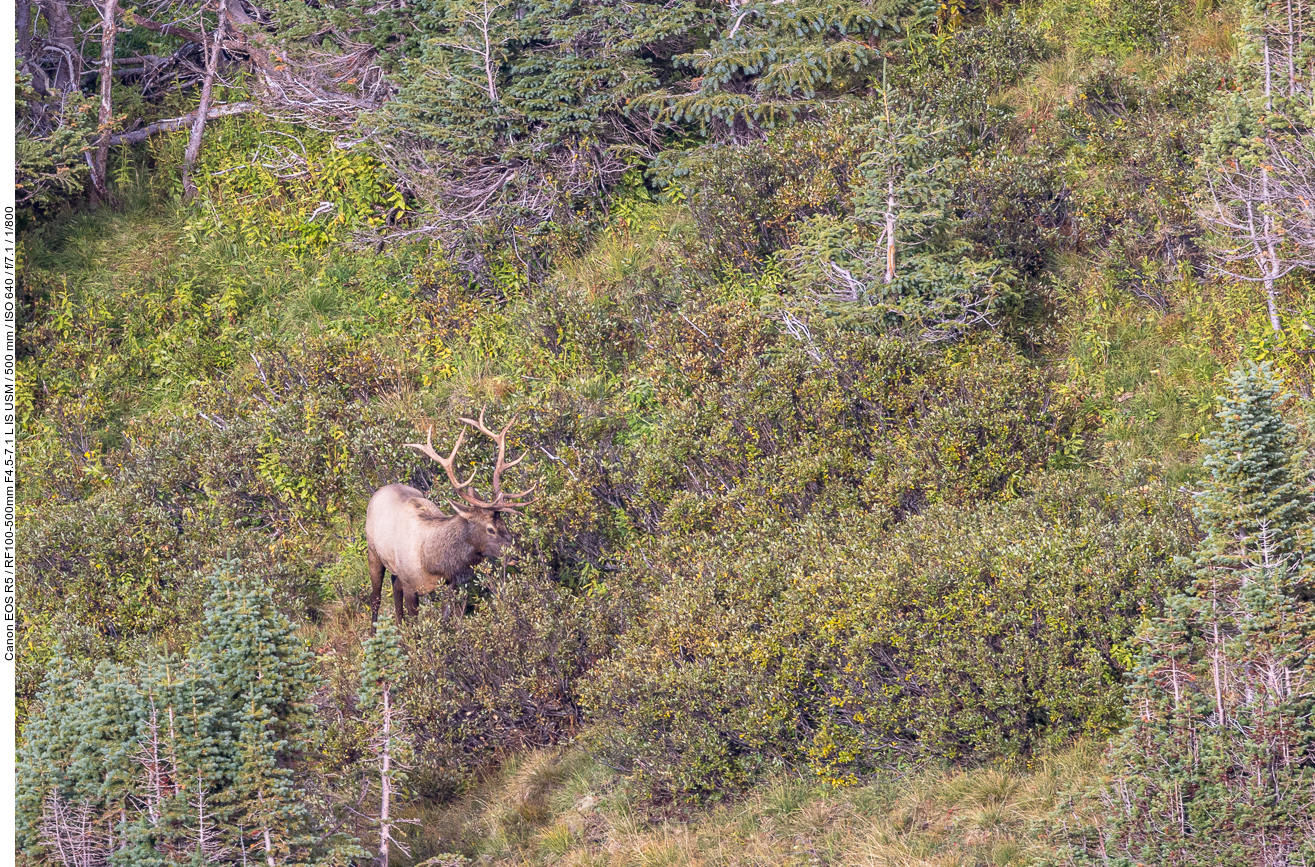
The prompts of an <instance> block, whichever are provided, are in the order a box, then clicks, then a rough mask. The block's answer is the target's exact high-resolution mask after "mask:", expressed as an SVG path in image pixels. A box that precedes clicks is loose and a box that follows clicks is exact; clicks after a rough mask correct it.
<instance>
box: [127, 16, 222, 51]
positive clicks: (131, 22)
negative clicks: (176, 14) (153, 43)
mask: <svg viewBox="0 0 1315 867" xmlns="http://www.w3.org/2000/svg"><path fill="white" fill-rule="evenodd" d="M119 17H120V18H122V19H123V23H125V24H127V25H128V26H129V27H142V28H144V29H146V30H149V31H151V32H152V33H159V34H160V35H162V36H174V37H177V38H178V39H183V40H186V41H187V42H195V43H197V44H198V45H205V43H206V38H205V36H203V35H202V34H200V33H197V32H196V31H195V30H189V29H188V28H186V27H179V26H178V25H177V24H161V23H159V22H158V21H152V20H151V19H149V18H146V17H145V16H142V15H138V14H137V13H135V12H132V11H131V10H128V9H121V10H119Z"/></svg>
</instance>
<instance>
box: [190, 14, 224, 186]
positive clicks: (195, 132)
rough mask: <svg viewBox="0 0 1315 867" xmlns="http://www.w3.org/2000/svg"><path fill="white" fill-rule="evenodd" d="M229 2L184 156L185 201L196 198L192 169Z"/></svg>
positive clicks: (208, 61)
mask: <svg viewBox="0 0 1315 867" xmlns="http://www.w3.org/2000/svg"><path fill="white" fill-rule="evenodd" d="M227 12H228V0H219V24H218V25H217V26H216V27H215V35H214V45H212V46H211V48H210V54H209V56H208V57H207V58H206V63H205V78H204V79H203V80H202V82H201V105H200V106H199V107H198V108H197V109H196V120H194V121H193V122H192V134H191V136H190V137H189V138H188V140H187V152H186V154H184V155H183V201H184V202H190V201H192V199H194V198H195V197H196V183H195V182H194V181H193V180H192V168H193V167H194V166H195V165H196V159H197V157H199V156H200V155H201V136H202V135H203V134H204V133H205V122H206V118H207V116H208V114H209V112H210V91H211V89H212V88H213V87H214V83H215V70H216V69H218V68H219V54H220V52H221V51H222V50H223V47H224V25H225V24H226V23H227V18H226V14H227Z"/></svg>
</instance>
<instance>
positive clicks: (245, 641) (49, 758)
mask: <svg viewBox="0 0 1315 867" xmlns="http://www.w3.org/2000/svg"><path fill="white" fill-rule="evenodd" d="M203 629H204V632H203V638H202V640H201V642H200V643H199V644H198V645H197V646H196V647H195V648H193V651H192V652H191V653H190V654H189V655H188V656H187V657H184V658H179V657H177V656H162V657H155V658H151V659H147V660H143V661H142V662H140V663H138V664H137V665H136V666H133V667H127V666H119V665H113V664H110V663H104V664H102V665H101V666H100V667H99V668H98V669H97V670H96V672H95V673H94V675H93V676H92V677H90V678H83V677H79V676H78V674H77V672H76V671H75V670H74V669H73V667H72V665H71V664H70V663H69V662H68V661H67V660H66V659H64V658H63V656H62V655H58V656H57V657H56V659H55V660H54V662H53V663H52V665H51V668H50V671H49V674H48V676H47V681H46V685H45V687H44V688H43V690H42V693H41V696H40V702H39V704H40V710H39V712H38V713H36V714H35V715H34V716H33V717H32V719H31V721H30V722H29V723H28V726H27V728H26V730H25V731H24V732H23V742H22V745H21V747H20V751H19V757H18V759H19V761H18V765H19V768H18V769H19V774H18V803H17V805H16V807H17V811H16V812H17V818H18V841H17V842H18V848H19V849H20V851H23V852H26V853H28V854H29V855H31V856H33V857H34V858H37V859H45V860H51V861H53V862H55V863H59V864H63V865H75V864H76V865H79V867H82V865H86V867H93V865H104V864H110V865H114V867H129V865H131V867H148V865H149V867H165V865H171V867H172V865H182V864H193V865H200V864H211V863H248V862H262V863H265V864H267V865H273V864H280V865H283V864H299V863H309V862H310V861H312V860H313V859H314V856H315V855H316V851H317V850H316V847H315V843H316V840H315V837H314V836H313V835H312V834H311V833H310V820H309V817H308V815H307V810H306V808H305V806H304V805H303V803H302V800H303V799H302V798H301V796H300V793H299V792H298V789H297V786H296V782H295V779H294V776H293V775H294V772H295V770H294V763H295V762H296V760H297V759H298V757H299V756H298V751H299V750H300V748H301V745H302V743H303V742H304V739H305V731H306V721H307V719H308V707H309V705H308V704H307V696H308V695H309V693H310V690H311V688H312V687H313V672H312V669H311V663H310V654H309V652H308V651H307V649H306V648H305V647H304V645H303V643H302V642H301V641H300V640H299V639H298V638H297V636H296V634H295V631H294V629H293V627H292V624H291V623H290V622H289V621H288V620H287V618H286V617H284V616H283V615H282V614H281V613H279V612H278V610H277V609H276V608H275V607H274V605H273V602H272V600H271V599H270V595H269V591H268V589H267V588H265V587H263V586H260V585H258V584H255V583H253V582H250V581H247V580H244V579H242V578H239V577H237V576H234V575H232V574H228V573H221V574H220V575H219V576H217V577H216V578H215V579H214V580H213V582H212V587H211V598H210V601H209V604H208V605H207V616H206V619H205V622H204V624H203ZM335 842H338V843H341V841H335ZM339 848H340V849H341V850H342V851H348V850H349V849H350V848H351V847H350V846H342V845H340V847H339Z"/></svg>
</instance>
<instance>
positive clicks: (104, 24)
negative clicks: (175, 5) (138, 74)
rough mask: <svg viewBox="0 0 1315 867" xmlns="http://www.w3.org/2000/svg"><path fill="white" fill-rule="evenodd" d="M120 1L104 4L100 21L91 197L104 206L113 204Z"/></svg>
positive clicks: (109, 0)
mask: <svg viewBox="0 0 1315 867" xmlns="http://www.w3.org/2000/svg"><path fill="white" fill-rule="evenodd" d="M118 5H119V0H105V6H104V8H103V9H101V21H100V115H99V116H98V118H97V121H96V132H97V140H96V150H95V152H94V153H93V154H92V157H91V191H92V197H93V198H94V199H96V200H97V201H99V202H101V203H104V204H107V205H109V204H113V203H114V197H113V196H112V195H111V194H110V185H109V179H108V178H107V177H106V175H107V174H108V168H109V161H110V134H111V129H112V127H113V126H114V104H113V92H114V34H115V32H116V30H117V29H118V27H117V24H116V22H115V20H114V19H115V13H116V12H117V9H118Z"/></svg>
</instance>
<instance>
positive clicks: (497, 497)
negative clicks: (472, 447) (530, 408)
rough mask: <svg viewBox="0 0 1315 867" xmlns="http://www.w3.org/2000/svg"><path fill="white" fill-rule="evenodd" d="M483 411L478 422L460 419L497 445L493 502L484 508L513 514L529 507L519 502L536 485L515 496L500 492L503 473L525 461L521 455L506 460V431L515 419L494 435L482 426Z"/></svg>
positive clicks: (531, 491)
mask: <svg viewBox="0 0 1315 867" xmlns="http://www.w3.org/2000/svg"><path fill="white" fill-rule="evenodd" d="M485 409H487V407H484V408H483V409H480V411H479V421H475V420H474V419H469V418H463V419H461V420H462V421H463V422H465V423H466V424H468V425H470V426H471V427H473V428H475V430H477V431H479V432H480V433H482V434H484V435H485V436H486V437H489V438H490V439H492V440H493V441H494V442H495V443H497V444H498V462H497V464H496V465H495V466H494V468H493V502H492V503H489V504H488V505H487V506H485V508H486V509H492V510H493V511H495V512H499V511H501V512H514V511H516V510H517V509H522V508H524V507H525V506H527V505H529V504H528V503H525V502H521V501H523V500H524V499H525V498H526V497H528V496H529V495H530V494H532V493H534V491H535V489H536V488H537V487H538V485H530V487H528V488H526V489H525V490H523V491H521V492H519V493H516V494H504V493H503V492H502V474H503V472H504V471H506V470H509V469H511V468H512V467H514V466H516V465H517V464H519V463H520V462H521V461H523V460H525V455H524V454H522V455H521V456H520V457H518V458H516V460H514V461H508V460H506V455H507V431H509V430H511V426H512V425H514V424H515V423H516V417H515V416H512V419H511V421H509V422H507V426H506V427H504V428H503V429H502V431H501V432H500V433H494V432H493V431H491V430H489V429H488V428H487V427H485V426H484V411H485ZM463 433H464V431H463Z"/></svg>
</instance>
